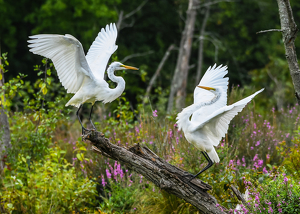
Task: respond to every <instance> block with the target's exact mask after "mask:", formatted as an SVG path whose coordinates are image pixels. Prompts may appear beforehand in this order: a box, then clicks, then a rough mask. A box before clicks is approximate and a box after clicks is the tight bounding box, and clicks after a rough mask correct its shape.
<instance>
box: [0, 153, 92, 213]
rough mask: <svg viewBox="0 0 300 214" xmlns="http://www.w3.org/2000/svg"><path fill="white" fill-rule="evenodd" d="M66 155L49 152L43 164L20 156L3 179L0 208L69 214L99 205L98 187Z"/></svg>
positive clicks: (19, 211)
mask: <svg viewBox="0 0 300 214" xmlns="http://www.w3.org/2000/svg"><path fill="white" fill-rule="evenodd" d="M65 153H66V152H65V151H64V150H61V149H60V148H58V147H54V148H51V149H49V154H48V155H46V156H45V157H44V159H45V160H44V161H43V160H40V161H34V162H30V157H25V156H23V155H21V154H20V155H19V156H18V159H17V163H16V165H15V167H16V168H15V169H14V170H12V171H9V170H6V171H5V177H4V178H3V180H2V185H3V186H2V188H1V189H2V190H1V192H0V195H1V206H2V208H4V210H5V212H6V213H14V212H18V213H45V212H51V213H67V212H69V211H72V210H74V211H82V210H86V209H87V207H88V208H89V209H91V207H93V206H96V200H95V196H96V188H95V187H96V184H95V183H94V182H93V181H92V180H89V179H88V178H85V177H84V176H83V175H82V174H80V173H78V172H76V171H75V168H74V167H73V166H72V165H71V164H70V163H68V162H67V161H66V159H64V154H65Z"/></svg>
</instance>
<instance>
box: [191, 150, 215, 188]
mask: <svg viewBox="0 0 300 214" xmlns="http://www.w3.org/2000/svg"><path fill="white" fill-rule="evenodd" d="M202 154H203V156H204V157H205V159H206V160H207V161H208V164H207V166H206V167H204V168H203V169H202V170H201V171H200V172H198V173H197V174H196V175H194V176H193V177H192V178H191V179H190V180H189V182H190V181H191V180H193V179H194V178H196V177H197V176H198V175H200V174H201V173H202V172H204V171H205V170H207V169H209V168H210V167H211V166H212V165H214V162H213V161H212V160H211V159H210V157H209V156H208V154H207V153H206V152H202Z"/></svg>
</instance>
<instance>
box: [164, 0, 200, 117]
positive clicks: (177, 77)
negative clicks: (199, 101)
mask: <svg viewBox="0 0 300 214" xmlns="http://www.w3.org/2000/svg"><path fill="white" fill-rule="evenodd" d="M196 4H197V1H196V0H189V5H188V10H187V19H186V22H185V27H184V30H183V32H182V37H181V41H180V47H179V52H178V58H177V63H176V68H175V72H174V76H173V80H172V84H171V90H170V95H169V100H168V109H167V110H168V112H170V111H172V110H173V103H174V96H175V94H176V109H177V110H181V109H182V108H183V107H184V104H185V97H186V84H187V77H188V70H189V60H190V55H191V49H192V41H193V35H194V27H195V20H196V15H197V10H196Z"/></svg>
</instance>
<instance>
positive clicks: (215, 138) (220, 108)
mask: <svg viewBox="0 0 300 214" xmlns="http://www.w3.org/2000/svg"><path fill="white" fill-rule="evenodd" d="M227 73H228V71H227V67H226V66H223V67H222V65H220V66H218V67H216V65H214V66H213V67H212V68H211V67H209V68H208V69H207V71H206V73H205V74H204V76H203V78H202V79H201V81H200V83H199V85H198V86H197V87H196V88H195V91H194V104H192V105H190V106H188V107H186V108H184V109H183V110H182V111H181V112H180V113H179V114H178V115H177V118H176V119H177V122H176V123H177V125H178V128H179V130H180V129H182V130H183V132H184V135H185V138H186V139H187V141H188V142H190V143H192V144H193V145H194V146H195V147H196V148H198V149H199V150H201V151H203V152H204V153H203V155H204V156H205V158H206V159H207V160H208V161H209V165H210V166H211V165H212V162H210V161H211V160H212V161H213V162H215V163H218V162H219V161H220V159H219V156H218V154H217V152H216V150H215V148H214V146H218V145H219V143H220V141H221V139H222V137H225V134H226V133H227V130H228V125H229V123H230V121H231V120H232V119H233V118H234V116H235V115H237V114H238V112H241V111H242V110H243V108H244V107H245V106H246V105H247V103H249V102H250V101H251V100H252V99H253V98H254V97H255V96H256V95H257V94H258V93H260V92H262V91H263V90H264V89H261V90H259V91H257V92H255V93H254V94H252V95H250V96H248V97H246V98H244V99H242V100H240V101H238V102H236V103H234V104H232V105H229V106H227V87H228V77H224V76H225V75H226V74H227ZM190 117H191V119H190ZM206 154H207V155H208V157H207V155H206ZM209 165H208V166H207V167H205V168H204V169H203V170H202V171H200V172H199V173H198V174H197V175H199V174H200V173H201V172H203V171H204V170H206V169H208V168H209V167H210V166H209ZM197 175H196V176H197ZM196 176H194V177H196ZM194 177H193V178H194Z"/></svg>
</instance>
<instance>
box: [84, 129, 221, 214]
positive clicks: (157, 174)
mask: <svg viewBox="0 0 300 214" xmlns="http://www.w3.org/2000/svg"><path fill="white" fill-rule="evenodd" d="M83 137H84V139H87V140H89V141H91V142H92V144H93V146H92V149H93V150H94V151H95V152H97V153H99V154H101V155H103V156H106V157H108V158H111V159H113V160H117V161H119V162H120V163H122V164H125V165H126V166H127V167H128V168H130V169H132V170H133V171H135V172H137V173H139V174H141V175H143V176H144V177H145V178H146V179H148V180H149V181H151V182H153V183H154V184H155V185H156V186H158V187H159V188H160V189H162V190H165V191H166V192H168V193H170V194H174V195H176V196H177V197H179V198H182V199H184V200H185V201H187V202H188V203H191V204H192V205H194V206H195V207H196V208H197V209H198V210H199V211H200V212H201V213H205V214H206V213H207V214H208V213H216V214H225V212H224V211H221V210H220V209H219V208H218V207H217V201H216V199H215V198H214V197H213V196H211V195H210V194H208V193H207V191H208V190H210V189H211V186H210V185H208V184H206V183H204V182H203V181H201V180H199V179H193V180H192V181H191V182H189V181H188V180H189V179H190V178H191V177H192V175H191V174H190V173H188V172H186V171H183V170H181V169H179V168H177V167H175V166H173V165H171V164H169V163H168V162H166V161H165V160H163V159H161V158H160V157H158V156H157V155H156V154H154V153H153V152H152V151H151V150H150V149H149V148H147V147H146V146H143V147H141V146H140V145H139V144H136V145H134V146H132V147H130V148H125V147H124V146H117V145H115V144H112V143H110V142H109V140H108V139H106V138H105V137H103V134H101V133H100V132H95V131H90V132H89V133H87V134H85V135H84V136H83ZM222 208H223V207H222ZM223 209H224V210H226V209H225V208H223Z"/></svg>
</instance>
